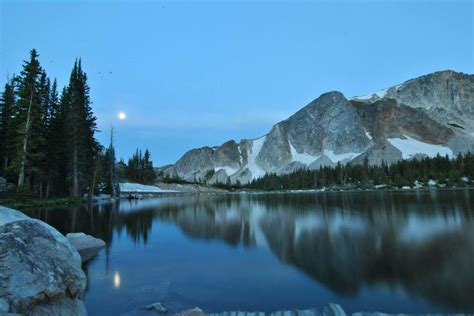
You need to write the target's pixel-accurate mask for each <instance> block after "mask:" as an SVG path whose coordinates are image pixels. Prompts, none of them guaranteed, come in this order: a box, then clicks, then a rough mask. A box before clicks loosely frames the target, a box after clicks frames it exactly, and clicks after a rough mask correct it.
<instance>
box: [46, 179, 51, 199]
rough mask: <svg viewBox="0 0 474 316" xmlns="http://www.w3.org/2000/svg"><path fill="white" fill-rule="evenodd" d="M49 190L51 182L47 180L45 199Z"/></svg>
mask: <svg viewBox="0 0 474 316" xmlns="http://www.w3.org/2000/svg"><path fill="white" fill-rule="evenodd" d="M50 189H51V180H49V179H48V182H46V198H49V190H50Z"/></svg>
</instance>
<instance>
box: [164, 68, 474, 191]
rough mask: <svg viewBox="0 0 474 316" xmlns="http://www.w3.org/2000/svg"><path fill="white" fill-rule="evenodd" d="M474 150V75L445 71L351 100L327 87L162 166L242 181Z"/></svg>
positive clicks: (196, 176) (170, 171) (192, 176)
mask: <svg viewBox="0 0 474 316" xmlns="http://www.w3.org/2000/svg"><path fill="white" fill-rule="evenodd" d="M467 151H474V75H466V74H462V73H457V72H453V71H442V72H436V73H432V74H428V75H425V76H422V77H419V78H415V79H412V80H409V81H406V82H405V83H403V84H400V85H397V86H394V87H391V88H388V89H384V90H382V91H379V92H376V93H372V94H368V95H366V96H363V97H353V98H351V99H350V100H348V99H347V98H346V97H344V95H343V94H342V93H341V92H337V91H333V92H328V93H325V94H322V95H321V96H320V97H318V98H317V99H315V100H314V101H312V102H310V103H309V104H308V105H306V106H305V107H303V108H302V109H301V110H299V111H298V112H296V113H295V114H293V115H292V116H291V117H289V118H288V119H286V120H284V121H281V122H279V123H277V124H275V125H274V126H273V128H272V129H271V130H270V132H269V133H268V134H266V135H264V136H262V137H260V138H257V139H253V140H248V139H247V140H242V141H241V142H240V143H237V142H235V141H233V140H231V141H228V142H226V143H224V144H223V145H221V146H218V147H212V148H211V147H203V148H199V149H193V150H190V151H188V152H187V153H185V154H184V156H183V157H182V158H181V159H179V160H178V161H177V162H176V163H175V164H174V165H171V166H167V167H164V168H161V169H160V171H161V172H162V173H163V174H164V175H167V176H170V177H179V178H182V179H185V180H188V181H198V182H207V183H216V182H227V181H232V182H237V181H239V182H241V183H248V182H249V181H251V180H253V179H256V178H259V177H261V176H263V175H265V174H266V173H277V174H285V173H289V172H291V171H294V170H296V169H300V168H308V169H315V168H319V167H320V166H335V165H336V164H337V163H362V162H363V161H364V160H365V159H367V160H368V161H369V163H370V164H380V163H381V162H382V161H385V162H387V163H393V162H395V161H398V160H400V159H413V158H417V157H423V156H429V157H433V156H436V155H437V154H440V155H443V156H444V155H448V156H454V155H457V154H458V153H462V152H467Z"/></svg>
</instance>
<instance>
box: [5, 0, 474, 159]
mask: <svg viewBox="0 0 474 316" xmlns="http://www.w3.org/2000/svg"><path fill="white" fill-rule="evenodd" d="M0 3H1V6H0V10H1V12H0V14H1V15H0V18H1V21H0V23H1V25H0V27H1V30H0V36H1V40H0V45H1V46H0V84H2V86H3V84H4V83H5V81H6V78H7V77H8V76H9V75H11V74H13V73H19V71H20V69H21V63H22V60H24V59H26V58H27V57H28V53H29V50H30V49H31V48H36V49H37V50H38V51H39V53H40V61H41V62H42V65H43V67H44V68H45V69H46V71H47V72H48V74H49V75H50V76H52V77H56V78H57V79H58V81H59V84H60V86H63V85H65V84H66V83H67V79H68V77H69V73H70V70H71V68H72V64H73V62H74V59H75V58H76V57H81V58H82V63H83V68H84V70H85V71H86V72H87V74H88V76H89V85H90V87H91V98H92V101H93V109H94V112H95V114H96V116H97V118H98V126H99V129H100V130H101V132H100V133H99V134H98V138H99V139H100V140H101V141H102V142H103V143H107V142H108V139H109V136H110V134H109V130H110V126H111V125H112V124H113V125H114V128H115V130H116V135H115V137H116V145H117V152H118V155H119V156H120V157H124V158H128V157H129V156H130V155H131V153H132V152H133V151H134V150H135V148H137V147H138V148H145V147H147V148H149V149H150V150H151V152H152V156H153V159H154V162H155V165H162V164H167V163H173V162H174V161H176V160H177V159H178V158H179V157H180V156H181V155H182V154H183V153H184V152H185V151H187V150H189V149H191V148H194V147H201V146H206V145H210V146H214V145H219V144H221V143H223V142H225V141H227V140H229V139H235V140H237V141H239V140H240V139H242V138H255V137H258V136H261V135H263V134H265V133H266V132H268V131H269V130H270V128H271V126H272V125H273V124H274V123H276V122H277V121H279V120H282V119H285V118H286V117H288V116H289V115H291V114H293V113H294V112H296V111H297V110H298V109H300V108H301V107H303V106H304V105H305V104H307V103H308V102H310V101H311V100H313V99H315V98H316V97H318V96H319V95H320V94H321V93H324V92H327V91H332V90H339V91H342V92H343V93H344V94H345V95H346V96H348V97H350V96H354V95H363V94H366V93H369V92H371V91H376V90H380V89H382V88H385V87H388V86H392V85H395V84H397V83H400V82H402V81H404V80H407V79H410V78H413V77H416V76H419V75H422V74H426V73H429V72H433V71H437V70H443V69H453V70H456V71H462V72H465V73H474V60H473V58H474V57H473V54H474V48H473V35H474V34H473V33H474V31H473V28H474V25H473V24H474V11H473V10H474V5H473V1H454V0H447V1H436V0H435V1H313V2H299V1H287V2H286V1H280V2H270V1H260V2H250V1H241V2H230V1H221V2H217V1H213V2H197V1H192V2H175V1H173V2H157V1H143V2H140V1H123V2H118V1H66V0H64V1H60V0H58V1H21V0H15V1H12V0H0ZM119 111H124V112H126V113H127V116H128V118H127V119H126V120H125V121H119V120H118V119H117V113H118V112H119Z"/></svg>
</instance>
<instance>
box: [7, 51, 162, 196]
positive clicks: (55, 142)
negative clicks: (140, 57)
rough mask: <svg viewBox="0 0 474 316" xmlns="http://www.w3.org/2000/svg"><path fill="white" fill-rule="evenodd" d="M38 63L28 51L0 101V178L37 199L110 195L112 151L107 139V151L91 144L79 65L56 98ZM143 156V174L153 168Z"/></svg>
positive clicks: (90, 117) (93, 127) (92, 120)
mask: <svg viewBox="0 0 474 316" xmlns="http://www.w3.org/2000/svg"><path fill="white" fill-rule="evenodd" d="M38 58H39V54H38V52H37V51H36V50H35V49H33V50H31V52H30V56H29V59H28V60H26V61H24V62H23V66H22V70H21V72H20V74H19V75H13V76H12V78H10V79H9V80H8V82H7V83H6V84H5V87H4V90H3V93H2V95H1V98H0V114H1V117H0V176H2V177H5V178H7V180H8V181H9V182H11V183H14V184H16V185H17V190H27V191H29V192H31V194H32V195H34V196H37V197H53V196H54V197H68V196H70V197H81V196H83V195H84V194H86V193H87V194H90V195H92V194H96V193H109V194H113V193H114V190H115V184H116V182H117V181H118V178H117V173H116V163H115V161H116V160H115V150H114V146H113V142H112V138H111V142H110V145H109V146H108V147H107V148H104V147H103V146H102V145H101V144H100V143H99V142H98V141H97V139H96V138H95V134H96V132H98V130H97V123H96V117H95V116H94V113H93V111H92V107H91V104H92V102H91V100H90V93H89V92H90V88H89V85H88V83H87V74H86V73H85V72H84V70H83V69H82V64H81V59H77V60H76V61H75V62H74V64H73V67H72V71H71V75H70V77H69V82H68V84H67V85H66V86H65V87H64V88H63V89H62V90H61V91H60V92H59V91H58V83H57V81H56V79H54V80H51V78H50V77H49V76H48V75H47V73H46V71H45V69H44V68H43V67H42V66H41V64H40V62H39V59H38ZM146 155H147V157H148V158H147V159H146V170H147V172H149V169H150V166H151V169H152V168H153V166H152V164H151V160H150V159H149V158H150V153H149V152H148V151H146ZM133 162H134V160H133ZM145 178H146V181H149V180H148V179H149V178H150V176H149V175H147V176H145Z"/></svg>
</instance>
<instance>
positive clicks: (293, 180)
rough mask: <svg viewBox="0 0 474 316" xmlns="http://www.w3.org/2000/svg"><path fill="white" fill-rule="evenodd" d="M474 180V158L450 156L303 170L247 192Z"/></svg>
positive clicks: (260, 182) (252, 186)
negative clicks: (452, 157) (254, 190)
mask: <svg viewBox="0 0 474 316" xmlns="http://www.w3.org/2000/svg"><path fill="white" fill-rule="evenodd" d="M473 179H474V155H473V154H471V153H466V154H459V155H457V156H456V158H454V159H451V158H449V157H448V156H445V157H443V156H440V155H438V156H436V157H433V158H429V157H426V158H422V159H411V160H400V161H398V162H396V163H394V164H390V165H388V164H386V163H384V162H382V164H380V165H369V164H368V161H367V160H365V161H364V163H363V164H345V165H343V164H340V163H338V164H337V166H335V167H320V168H319V169H316V170H307V169H300V170H296V171H294V172H292V173H290V174H285V175H276V174H267V175H265V176H264V177H262V178H259V179H256V180H253V181H252V182H250V183H249V184H247V185H245V186H244V187H245V188H249V189H258V190H299V189H321V188H374V186H380V187H388V188H402V187H404V186H410V187H414V186H416V185H425V186H426V185H428V184H429V182H430V180H431V184H432V185H434V184H435V183H436V184H437V185H442V186H449V187H452V186H463V185H466V184H467V183H469V182H472V180H473Z"/></svg>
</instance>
